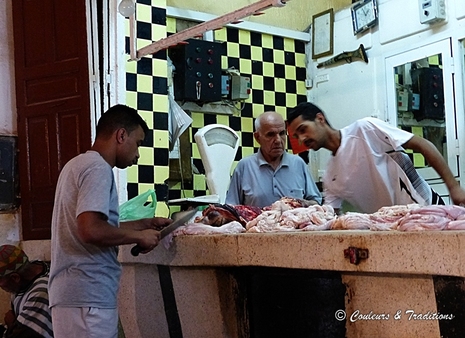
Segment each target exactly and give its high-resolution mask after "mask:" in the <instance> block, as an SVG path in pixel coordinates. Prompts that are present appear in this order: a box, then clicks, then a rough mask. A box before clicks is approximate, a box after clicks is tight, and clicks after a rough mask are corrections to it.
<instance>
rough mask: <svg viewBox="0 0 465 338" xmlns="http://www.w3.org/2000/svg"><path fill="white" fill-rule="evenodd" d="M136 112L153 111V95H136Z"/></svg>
mask: <svg viewBox="0 0 465 338" xmlns="http://www.w3.org/2000/svg"><path fill="white" fill-rule="evenodd" d="M137 110H148V111H153V95H152V94H148V93H137Z"/></svg>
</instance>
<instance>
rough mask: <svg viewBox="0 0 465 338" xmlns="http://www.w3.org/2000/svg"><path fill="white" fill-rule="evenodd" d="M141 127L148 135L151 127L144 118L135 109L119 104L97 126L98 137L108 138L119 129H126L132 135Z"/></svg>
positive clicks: (108, 111) (107, 112) (104, 115)
mask: <svg viewBox="0 0 465 338" xmlns="http://www.w3.org/2000/svg"><path fill="white" fill-rule="evenodd" d="M138 126H141V127H142V129H143V130H144V133H145V134H146V135H147V132H148V131H149V127H148V126H147V123H146V122H145V121H144V120H143V119H142V117H141V116H140V115H139V114H138V113H137V110H135V109H134V108H131V107H128V106H125V105H124V104H117V105H115V106H113V107H111V108H110V109H108V110H107V111H106V112H105V113H103V115H102V116H101V117H100V120H99V121H98V124H97V136H108V135H111V134H113V132H114V131H115V130H117V129H119V128H124V129H126V131H127V132H128V134H129V133H131V132H132V131H134V130H136V129H137V127H138Z"/></svg>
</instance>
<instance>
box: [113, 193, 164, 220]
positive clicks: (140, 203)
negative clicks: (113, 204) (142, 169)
mask: <svg viewBox="0 0 465 338" xmlns="http://www.w3.org/2000/svg"><path fill="white" fill-rule="evenodd" d="M150 196H151V197H152V199H151V200H149V197H150ZM156 208H157V196H156V195H155V190H154V189H149V190H147V191H146V192H144V193H143V194H140V195H138V196H136V197H133V198H131V199H130V200H129V201H127V202H124V203H123V204H121V205H120V206H119V220H120V221H133V220H137V219H142V218H151V217H154V215H155V210H156Z"/></svg>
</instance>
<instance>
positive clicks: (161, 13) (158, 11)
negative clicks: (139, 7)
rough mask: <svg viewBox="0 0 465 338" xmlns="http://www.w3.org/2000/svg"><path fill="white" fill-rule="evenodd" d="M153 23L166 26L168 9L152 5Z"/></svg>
mask: <svg viewBox="0 0 465 338" xmlns="http://www.w3.org/2000/svg"><path fill="white" fill-rule="evenodd" d="M152 23H154V24H157V25H162V26H166V9H164V8H159V7H152Z"/></svg>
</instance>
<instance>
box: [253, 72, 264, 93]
mask: <svg viewBox="0 0 465 338" xmlns="http://www.w3.org/2000/svg"><path fill="white" fill-rule="evenodd" d="M251 85H252V88H253V89H257V90H263V76H260V75H253V74H252V78H251Z"/></svg>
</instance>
